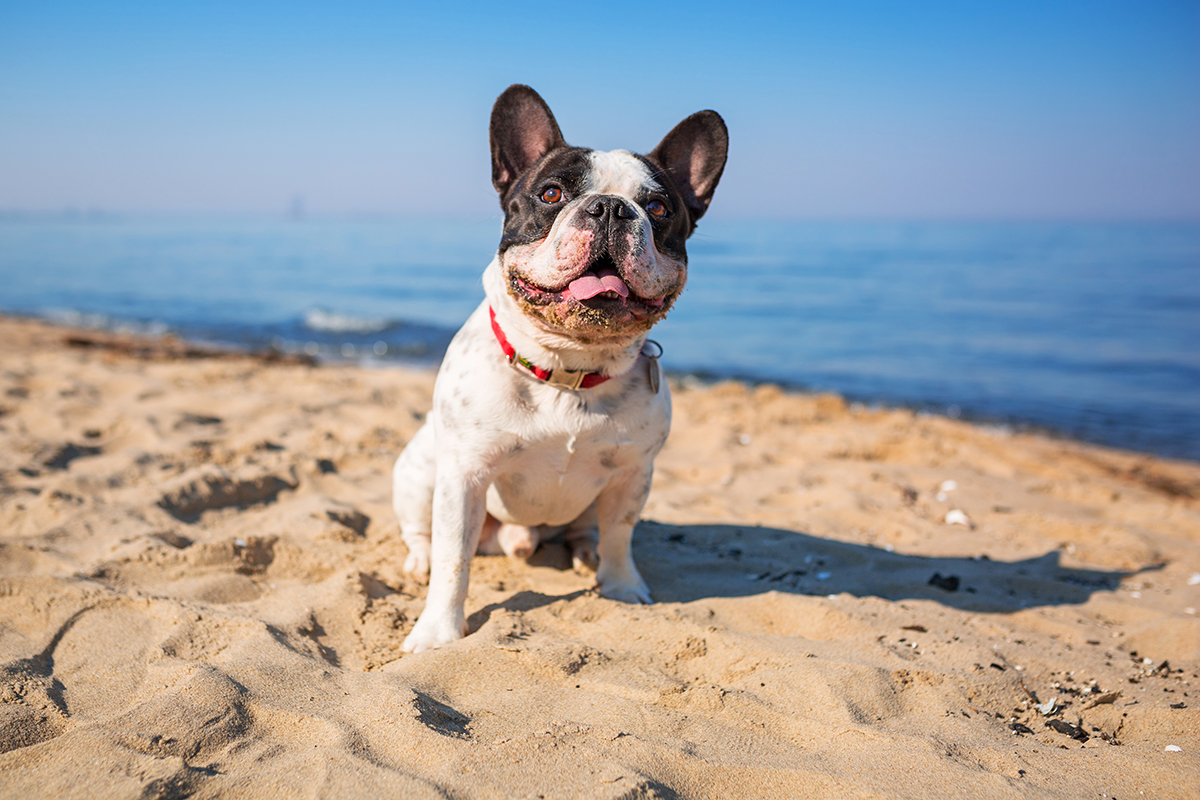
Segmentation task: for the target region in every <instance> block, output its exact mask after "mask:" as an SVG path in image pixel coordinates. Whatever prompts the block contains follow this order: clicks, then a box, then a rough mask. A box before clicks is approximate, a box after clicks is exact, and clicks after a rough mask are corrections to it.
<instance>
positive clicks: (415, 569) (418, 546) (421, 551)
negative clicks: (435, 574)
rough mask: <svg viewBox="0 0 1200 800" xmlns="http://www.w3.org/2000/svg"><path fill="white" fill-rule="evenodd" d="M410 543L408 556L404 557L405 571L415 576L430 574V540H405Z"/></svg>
mask: <svg viewBox="0 0 1200 800" xmlns="http://www.w3.org/2000/svg"><path fill="white" fill-rule="evenodd" d="M405 544H407V545H408V557H407V558H405V559H404V571H405V572H407V573H408V574H409V575H413V576H415V577H418V578H421V577H428V575H429V542H428V541H421V540H418V541H414V542H405Z"/></svg>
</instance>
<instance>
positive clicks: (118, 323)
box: [38, 308, 171, 336]
mask: <svg viewBox="0 0 1200 800" xmlns="http://www.w3.org/2000/svg"><path fill="white" fill-rule="evenodd" d="M38 316H40V317H42V318H43V319H45V320H48V321H50V322H53V323H54V324H56V325H66V326H70V327H73V328H91V329H93V330H103V331H112V332H114V333H128V334H132V335H135V336H163V335H165V334H167V333H169V332H170V330H171V329H170V327H169V326H168V325H167V324H166V323H165V322H159V321H156V320H149V321H139V320H129V319H118V318H116V317H110V316H108V315H107V314H89V313H87V312H84V311H76V310H74V309H70V308H48V309H45V310H43V311H42V312H41V313H40V314H39V315H38Z"/></svg>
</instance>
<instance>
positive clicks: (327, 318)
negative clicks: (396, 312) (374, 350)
mask: <svg viewBox="0 0 1200 800" xmlns="http://www.w3.org/2000/svg"><path fill="white" fill-rule="evenodd" d="M394 324H395V323H394V322H392V321H391V320H386V319H371V318H368V317H353V316H350V315H349V314H338V313H337V312H335V311H326V310H325V309H321V308H314V309H311V310H309V311H308V312H307V313H305V315H304V327H305V328H308V329H309V330H310V331H323V332H326V333H378V332H379V331H383V330H387V329H388V328H390V327H392V326H393V325H394Z"/></svg>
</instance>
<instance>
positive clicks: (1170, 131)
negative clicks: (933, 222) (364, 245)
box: [0, 0, 1200, 219]
mask: <svg viewBox="0 0 1200 800" xmlns="http://www.w3.org/2000/svg"><path fill="white" fill-rule="evenodd" d="M515 82H522V83H528V84H530V85H532V86H533V87H534V88H536V89H537V90H538V91H539V92H540V93H541V94H542V95H543V97H545V98H546V100H547V101H548V102H549V103H550V106H551V108H553V109H554V111H555V114H556V115H557V117H558V120H559V123H560V125H561V126H562V129H563V132H564V134H565V136H566V138H567V140H568V141H569V142H571V143H572V144H580V145H586V146H594V147H604V148H613V147H625V148H628V149H633V150H639V151H643V152H644V151H647V150H649V149H650V148H652V147H653V146H654V145H655V144H656V143H657V142H658V140H659V138H661V136H662V135H663V134H664V133H665V132H666V131H667V130H669V129H670V128H671V127H672V126H673V125H674V124H675V123H676V122H678V121H679V120H680V119H682V118H683V117H684V116H686V115H687V114H689V113H691V112H693V111H696V110H699V109H702V108H714V109H716V110H717V111H719V112H721V114H722V115H723V116H724V117H725V119H726V121H727V122H728V124H729V128H730V133H731V151H730V160H729V166H728V168H727V170H726V173H725V178H724V180H723V183H722V187H721V189H720V190H719V191H718V193H717V199H716V201H715V202H714V206H713V208H714V210H716V209H718V208H719V209H721V210H722V212H723V213H724V214H726V215H729V216H752V215H769V216H773V217H779V216H785V217H787V216H794V217H806V218H996V217H999V218H1035V219H1046V218H1050V219H1057V218H1064V219H1114V218H1117V219H1120V218H1132V219H1146V218H1186V219H1200V2H1197V1H1196V0H1187V1H1186V2H1169V1H1168V0H1136V1H1134V2H1105V1H1104V0H1089V1H1087V2H1056V1H1055V0H1046V1H1045V2H1023V1H1022V0H1006V2H988V3H982V2H970V1H969V0H968V1H967V2H964V1H963V0H957V1H956V2H920V3H913V2H883V1H882V0H879V1H877V2H854V1H853V0H850V1H848V2H819V3H807V2H793V3H773V2H758V3H728V4H717V3H707V2H691V3H684V4H678V3H672V2H654V1H653V0H651V1H650V2H612V3H594V2H586V3H585V2H558V3H538V2H520V1H518V2H512V3H502V2H491V3H462V4H453V3H430V2H422V3H414V4H408V3H405V2H386V3H360V2H352V1H347V2H339V3H327V4H325V3H310V2H303V1H302V0H292V1H291V2H282V3H255V2H251V1H250V0H242V1H241V2H228V3H225V2H211V3H204V2H195V3H190V2H189V3H175V2H105V1H104V0H92V1H91V2H78V3H71V2H57V1H56V0H24V1H23V2H22V1H19V0H0V209H10V210H12V209H27V210H47V211H54V210H61V209H65V208H74V209H92V208H96V209H103V210H108V211H114V212H131V213H172V214H175V213H214V212H216V213H243V212H250V213H271V214H282V213H284V212H285V211H286V210H287V209H288V208H289V207H290V206H291V205H292V204H293V203H294V202H295V199H296V198H302V201H303V204H304V207H305V208H306V210H307V211H308V212H309V213H310V214H313V215H321V214H337V215H341V214H360V213H361V214H405V213H433V214H465V215H470V216H484V217H486V216H488V215H491V214H494V213H495V212H496V211H497V205H496V200H495V197H494V195H493V193H492V190H491V185H490V168H489V165H488V156H487V120H488V114H489V111H490V108H491V103H492V101H493V100H494V99H495V96H496V95H497V94H498V93H499V92H500V91H501V90H503V89H504V87H505V86H507V85H508V84H510V83H515Z"/></svg>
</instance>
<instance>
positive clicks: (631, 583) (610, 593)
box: [596, 571, 654, 605]
mask: <svg viewBox="0 0 1200 800" xmlns="http://www.w3.org/2000/svg"><path fill="white" fill-rule="evenodd" d="M596 588H597V589H599V590H600V596H601V597H607V598H609V599H610V600H620V601H621V602H622V603H633V604H639V603H640V604H645V605H649V604H650V603H653V602H654V600H653V598H651V597H650V587H649V586H647V585H646V582H645V581H644V580H642V576H641V575H638V574H637V572H636V571H635V572H634V573H633V574H632V575H629V576H626V577H623V578H620V579H618V578H608V579H605V580H601V579H599V575H597V582H596Z"/></svg>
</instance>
